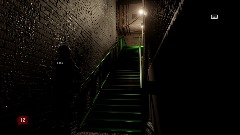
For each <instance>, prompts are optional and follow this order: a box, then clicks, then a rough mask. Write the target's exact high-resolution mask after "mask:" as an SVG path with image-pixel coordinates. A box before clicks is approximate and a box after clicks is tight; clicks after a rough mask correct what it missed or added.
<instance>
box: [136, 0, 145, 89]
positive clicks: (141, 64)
mask: <svg viewBox="0 0 240 135" xmlns="http://www.w3.org/2000/svg"><path fill="white" fill-rule="evenodd" d="M138 13H139V14H140V15H142V17H143V22H142V23H141V28H142V39H141V40H142V41H141V43H142V44H139V60H140V87H141V88H142V82H143V73H144V72H142V71H143V59H142V54H141V51H142V46H145V44H144V37H145V36H144V29H145V26H144V24H145V16H146V15H147V13H146V11H145V9H144V0H143V1H142V8H141V9H140V10H139V11H138Z"/></svg>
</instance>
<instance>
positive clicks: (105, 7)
mask: <svg viewBox="0 0 240 135" xmlns="http://www.w3.org/2000/svg"><path fill="white" fill-rule="evenodd" d="M116 33H117V32H116V1H115V0H111V1H110V0H98V1H97V2H96V1H90V0H0V71H1V72H0V74H1V79H0V80H1V84H0V86H1V87H0V107H1V109H0V110H1V111H0V114H1V116H0V125H1V126H0V129H1V130H0V134H1V135H3V134H4V133H7V134H16V132H18V133H26V134H33V133H34V132H39V131H44V130H48V128H49V127H48V124H49V122H48V120H49V116H50V113H49V111H50V110H49V108H50V104H49V102H50V96H49V95H50V90H51V88H52V78H53V74H52V73H53V68H52V64H53V60H54V59H56V49H57V48H58V47H59V45H61V44H66V45H68V46H69V47H70V48H71V50H72V54H73V58H74V60H75V61H76V63H77V66H78V67H79V68H80V71H79V72H80V73H81V74H82V78H85V77H86V76H87V74H88V73H89V72H90V71H91V70H92V69H93V68H94V67H95V66H96V65H97V64H98V63H99V62H100V60H101V58H102V57H103V56H104V54H105V53H106V52H107V51H108V49H109V48H110V47H111V46H112V45H113V44H114V43H115V42H116V37H117V34H116ZM21 114H26V115H29V117H30V118H29V122H30V124H29V126H27V127H17V126H16V118H17V116H18V115H21ZM73 127H74V125H73ZM3 129H4V130H3ZM25 129H27V130H25ZM26 131H28V132H26Z"/></svg>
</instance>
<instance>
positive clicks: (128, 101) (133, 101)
mask: <svg viewBox="0 0 240 135" xmlns="http://www.w3.org/2000/svg"><path fill="white" fill-rule="evenodd" d="M97 102H98V103H99V102H100V103H103V104H126V105H127V104H129V105H139V104H141V99H105V98H101V99H100V98H99V99H98V101H97Z"/></svg>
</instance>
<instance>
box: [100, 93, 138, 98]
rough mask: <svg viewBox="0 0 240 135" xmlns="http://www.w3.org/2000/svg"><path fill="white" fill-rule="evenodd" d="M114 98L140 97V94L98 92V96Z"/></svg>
mask: <svg viewBox="0 0 240 135" xmlns="http://www.w3.org/2000/svg"><path fill="white" fill-rule="evenodd" d="M108 97H111V98H114V99H121V98H127V99H129V98H132V99H140V98H141V94H136V95H126V94H114V93H111V94H110V93H106V94H102V93H101V94H100V95H99V97H98V98H108Z"/></svg>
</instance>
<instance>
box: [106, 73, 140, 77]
mask: <svg viewBox="0 0 240 135" xmlns="http://www.w3.org/2000/svg"><path fill="white" fill-rule="evenodd" d="M111 77H140V74H139V73H138V74H112V75H111Z"/></svg>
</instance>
